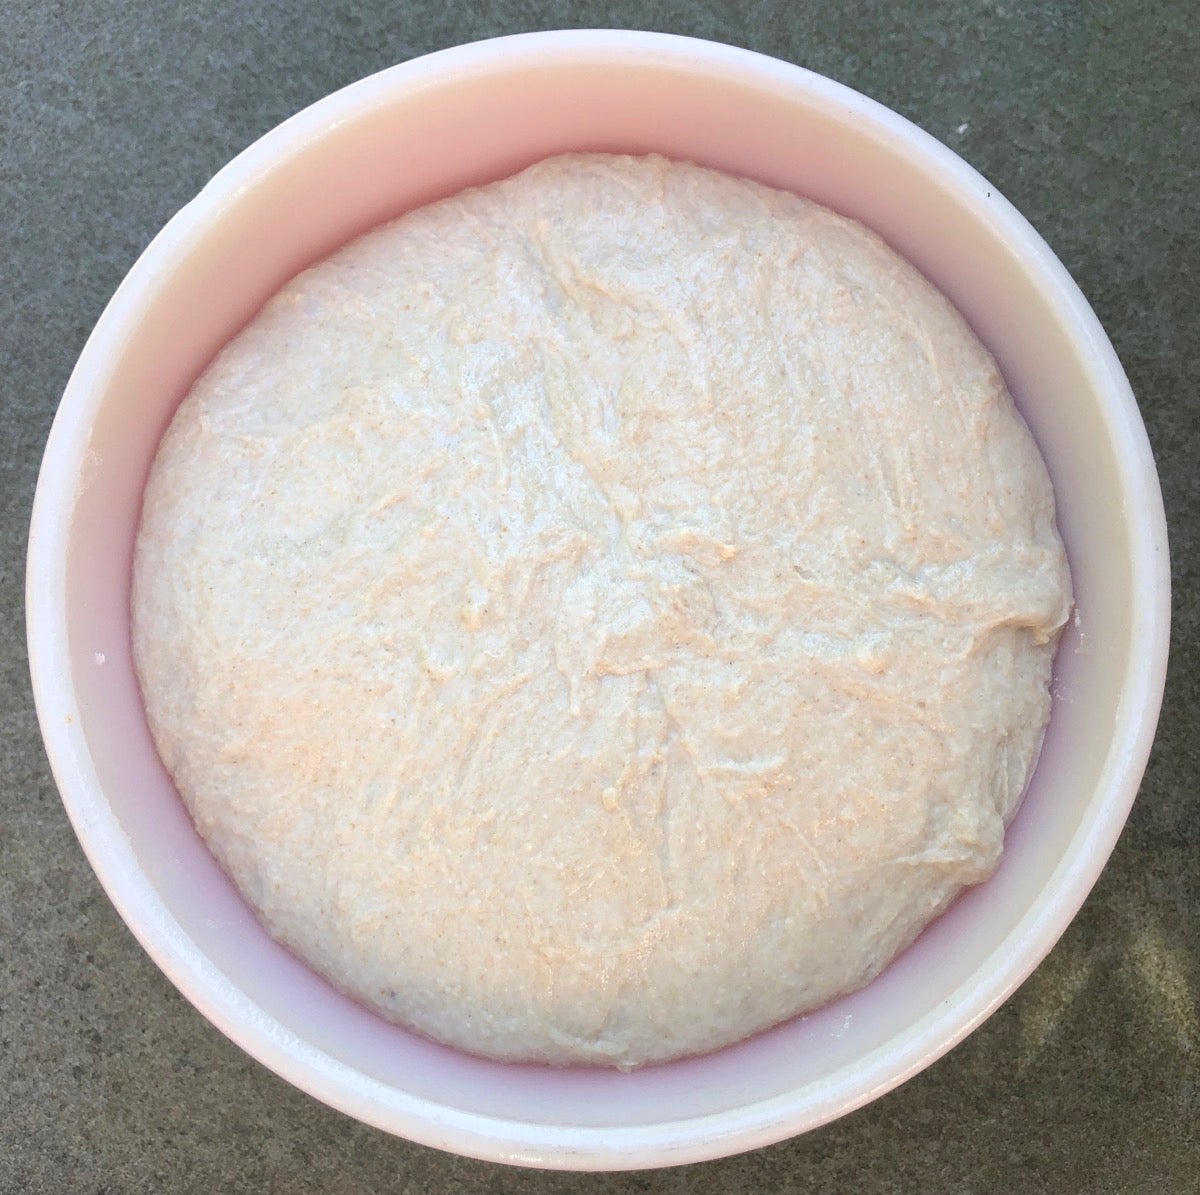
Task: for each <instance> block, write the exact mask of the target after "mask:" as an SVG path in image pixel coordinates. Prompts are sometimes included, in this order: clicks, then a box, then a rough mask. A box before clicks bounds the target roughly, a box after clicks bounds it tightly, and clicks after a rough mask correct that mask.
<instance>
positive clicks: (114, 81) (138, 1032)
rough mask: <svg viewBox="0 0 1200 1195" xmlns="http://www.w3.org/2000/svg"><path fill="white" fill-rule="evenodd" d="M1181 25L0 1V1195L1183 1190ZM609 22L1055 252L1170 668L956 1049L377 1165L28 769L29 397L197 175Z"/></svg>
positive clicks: (1186, 663)
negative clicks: (845, 1100) (1145, 475)
mask: <svg viewBox="0 0 1200 1195" xmlns="http://www.w3.org/2000/svg"><path fill="white" fill-rule="evenodd" d="M1195 15H1196V14H1195V9H1194V6H1193V5H1191V4H1189V3H1187V2H1186V0H1163V2H1161V3H1146V2H1145V0H1089V2H1087V3H1084V2H1082V0H1079V2H1071V0H1045V2H1037V3H1035V2H1029V0H1004V3H985V2H983V0H978V2H968V0H862V2H860V3H841V2H838V3H834V2H831V0H810V2H808V3H794V4H789V3H785V2H783V0H747V2H746V3H742V4H734V3H726V2H723V0H697V2H694V3H686V2H682V0H639V2H636V3H634V2H628V0H611V2H610V3H604V4H602V3H594V2H582V3H567V2H566V0H495V2H492V3H486V2H485V3H480V4H470V5H468V4H464V3H461V2H459V0H438V2H435V3H429V2H427V0H412V2H409V3H404V2H399V0H389V2H387V3H384V2H380V0H363V2H360V3H350V2H349V0H323V2H322V3H316V2H314V0H289V2H287V3H283V2H280V0H239V2H238V3H231V2H229V0H207V2H203V3H201V2H199V0H198V2H196V3H194V4H191V5H173V4H157V3H152V2H151V0H120V2H117V0H83V2H81V3H78V4H64V3H57V2H52V0H42V2H41V3H33V2H32V0H5V2H3V3H0V195H2V196H3V199H2V201H0V254H2V255H0V270H2V278H3V284H2V285H0V610H2V612H3V618H2V619H0V727H2V733H0V1192H22V1193H23V1192H41V1191H53V1192H60V1193H63V1195H66V1193H68V1192H81V1193H82V1192H87V1193H90V1195H99V1193H101V1192H107V1193H110V1195H124V1193H127V1192H130V1193H131V1192H191V1191H197V1192H223V1193H231V1195H232V1193H234V1192H272V1193H281V1195H293V1193H295V1195H299V1193H303V1192H338V1193H342V1192H346V1193H351V1192H353V1193H357V1192H408V1191H411V1192H433V1193H437V1192H460V1191H496V1192H551V1191H553V1192H582V1191H598V1192H599V1191H603V1192H614V1193H615V1192H635V1191H641V1192H652V1191H653V1192H657V1191H661V1192H696V1193H709V1192H712V1193H716V1192H727V1193H731V1195H732V1193H735V1192H772V1191H796V1192H801V1191H803V1192H825V1191H829V1192H843V1191H846V1192H859V1191H862V1192H892V1191H895V1192H916V1191H920V1192H925V1191H938V1192H940V1191H948V1192H991V1191H998V1192H1007V1191H1017V1190H1019V1191H1023V1192H1030V1193H1032V1192H1041V1191H1045V1192H1088V1193H1089V1195H1097V1193H1099V1192H1126V1191H1154V1192H1164V1193H1165V1192H1195V1191H1197V1190H1200V1127H1198V1126H1200V1013H1198V1004H1200V878H1198V877H1200V867H1198V863H1200V798H1198V796H1197V793H1198V791H1200V768H1198V767H1197V756H1198V753H1200V730H1198V728H1197V723H1196V711H1197V709H1198V708H1200V688H1198V683H1200V628H1198V626H1197V610H1198V604H1197V601H1196V596H1195V595H1196V591H1197V586H1198V584H1200V577H1198V576H1197V567H1198V564H1200V540H1198V534H1197V519H1198V517H1200V484H1198V477H1200V470H1198V468H1197V463H1196V461H1197V455H1198V450H1200V398H1198V394H1197V381H1196V379H1197V377H1198V376H1200V330H1198V321H1197V290H1198V288H1197V261H1198V252H1197V250H1198V240H1200V238H1198V235H1197V230H1198V228H1200V204H1198V195H1200V176H1198V170H1197V162H1198V158H1197V152H1198V151H1197V146H1198V144H1200V70H1198V68H1197V61H1198V60H1200V35H1198V34H1197V31H1196V25H1195ZM569 26H578V27H587V26H593V27H594V26H625V27H633V28H636V27H641V28H651V29H662V30H669V31H672V32H678V33H688V34H693V35H697V36H701V37H707V38H712V39H716V40H720V41H727V42H732V43H735V44H739V45H745V46H750V47H752V48H754V49H758V50H762V51H765V52H767V53H770V54H774V55H776V56H778V57H781V58H785V59H789V60H791V61H793V62H797V63H800V64H802V65H805V66H808V67H811V68H813V69H815V70H817V71H820V72H822V73H824V74H827V75H830V76H832V77H833V78H835V79H839V80H841V81H843V82H845V83H848V84H850V85H851V86H853V87H856V88H858V89H859V90H861V91H863V92H866V93H867V94H868V95H871V96H873V97H874V98H876V99H878V100H881V101H882V102H884V103H885V104H888V105H890V106H891V107H893V108H895V109H897V110H898V111H900V112H902V113H903V114H905V115H906V116H908V117H910V118H912V119H913V120H915V121H916V122H917V123H918V124H920V125H922V126H923V127H924V128H926V129H927V130H929V131H930V132H931V133H933V134H934V135H935V136H937V137H939V138H941V139H942V140H944V141H945V142H946V143H947V144H949V145H950V146H952V147H953V148H954V149H955V150H957V151H958V152H959V153H961V154H962V155H963V156H964V157H965V158H966V159H967V160H968V161H970V162H971V163H972V164H974V165H975V166H976V167H978V168H979V169H980V170H982V171H983V173H984V174H985V175H987V176H988V177H989V178H990V179H991V180H992V181H993V182H994V183H995V184H997V185H998V187H999V188H1000V190H1001V191H1003V192H1004V193H1005V194H1007V196H1008V197H1009V198H1010V199H1011V200H1012V201H1013V202H1014V203H1015V204H1016V205H1017V206H1018V208H1020V209H1021V210H1022V211H1023V212H1024V213H1025V214H1026V215H1027V216H1028V217H1029V218H1030V220H1032V222H1033V224H1034V225H1035V226H1036V227H1037V228H1038V229H1039V231H1040V232H1041V233H1042V234H1043V235H1044V236H1045V237H1046V239H1047V240H1048V241H1049V242H1050V244H1051V246H1052V247H1053V248H1054V249H1055V251H1056V252H1057V253H1058V254H1059V255H1060V257H1061V258H1062V260H1063V261H1064V262H1065V264H1066V266H1067V268H1068V269H1069V270H1070V271H1071V272H1072V274H1073V275H1074V276H1075V278H1076V279H1077V281H1078V282H1079V284H1080V286H1081V287H1082V288H1083V291H1084V292H1085V294H1086V295H1087V296H1088V297H1089V299H1090V300H1091V302H1092V303H1093V305H1094V306H1095V308H1096V311H1097V312H1098V314H1099V316H1100V319H1101V320H1102V322H1103V323H1104V325H1105V327H1106V328H1107V330H1108V332H1109V334H1110V335H1111V337H1112V339H1113V341H1114V343H1115V345H1116V348H1117V351H1118V353H1119V354H1120V356H1121V359H1122V361H1123V362H1124V364H1125V367H1126V369H1127V370H1128V372H1129V375H1130V378H1131V380H1132V383H1133V386H1134V389H1135V391H1136V393H1137V395H1138V400H1139V402H1140V404H1141V409H1142V412H1143V415H1144V417H1145V420H1146V423H1147V426H1148V428H1149V432H1150V438H1151V441H1152V442H1153V445H1154V449H1155V453H1156V455H1157V459H1158V462H1159V467H1160V470H1161V474H1162V482H1163V487H1164V491H1165V497H1166V506H1167V512H1168V518H1169V520H1170V526H1171V535H1172V558H1173V565H1174V584H1175V594H1176V598H1175V616H1174V618H1175V621H1174V632H1173V649H1172V650H1173V656H1172V663H1171V670H1170V676H1169V680H1168V687H1167V697H1166V704H1165V708H1164V713H1163V718H1162V722H1161V728H1160V731H1159V735H1158V740H1157V744H1156V747H1155V750H1154V753H1153V757H1152V759H1151V762H1150V767H1149V771H1148V772H1147V775H1146V779H1145V782H1144V784H1143V786H1142V790H1141V793H1140V796H1139V799H1138V801H1137V804H1136V806H1135V809H1134V812H1133V816H1132V818H1131V820H1130V822H1129V825H1128V827H1127V829H1126V831H1125V833H1124V835H1123V837H1122V838H1121V841H1120V843H1119V845H1118V846H1117V849H1116V852H1115V854H1114V855H1113V857H1112V860H1111V862H1110V864H1109V866H1108V867H1107V869H1106V870H1105V872H1104V874H1103V876H1102V878H1101V880H1100V882H1099V884H1098V885H1097V887H1096V889H1095V891H1094V892H1093V894H1092V895H1091V897H1090V899H1089V900H1088V902H1087V904H1086V905H1085V907H1084V909H1083V911H1082V912H1081V913H1080V914H1079V916H1078V917H1077V918H1076V919H1075V921H1074V922H1073V924H1072V925H1071V927H1070V928H1069V930H1068V931H1067V933H1066V934H1065V936H1064V937H1063V939H1062V940H1061V942H1060V943H1059V945H1058V946H1057V947H1056V949H1055V950H1054V951H1053V952H1052V954H1051V955H1050V956H1049V958H1048V959H1047V960H1046V961H1045V962H1044V963H1043V965H1042V966H1041V967H1040V968H1039V969H1038V970H1037V971H1036V973H1035V974H1034V975H1033V977H1032V978H1031V979H1030V980H1029V981H1028V982H1026V983H1025V984H1024V985H1023V986H1022V987H1021V988H1020V990H1019V991H1018V992H1017V993H1016V995H1015V996H1014V997H1013V998H1012V999H1011V1000H1009V1001H1008V1003H1007V1004H1005V1005H1004V1007H1003V1008H1001V1009H1000V1011H999V1012H997V1013H996V1014H995V1015H994V1016H993V1017H992V1018H991V1019H990V1020H989V1021H987V1022H986V1023H985V1024H984V1025H983V1027H982V1028H980V1029H979V1030H978V1031H977V1032H976V1033H974V1034H973V1035H972V1036H971V1037H969V1038H968V1039H967V1040H966V1041H965V1042H964V1043H963V1044H962V1045H960V1046H959V1047H958V1048H956V1049H955V1050H953V1051H952V1052H951V1053H950V1054H949V1055H947V1056H946V1057H945V1058H944V1059H942V1060H941V1061H940V1062H938V1063H936V1064H935V1065H933V1066H932V1067H930V1068H929V1069H928V1070H926V1071H925V1072H923V1073H922V1074H921V1075H919V1076H917V1077H916V1078H914V1079H913V1080H911V1081H910V1082H908V1083H907V1084H905V1085H903V1086H902V1087H901V1088H899V1089H898V1090H896V1091H895V1092H893V1093H891V1094H889V1095H887V1096H885V1097H884V1098H882V1099H880V1100H878V1101H876V1102H875V1103H873V1104H871V1105H869V1106H868V1107H866V1108H863V1109H861V1110H860V1111H858V1112H855V1113H853V1114H852V1115H849V1116H847V1117H845V1118H843V1119H842V1120H840V1121H837V1122H836V1123H834V1124H831V1125H829V1126H827V1127H825V1128H823V1129H820V1130H818V1131H816V1132H813V1133H810V1134H808V1135H807V1136H804V1137H802V1138H799V1139H797V1140H793V1141H790V1142H786V1143H784V1144H781V1145H777V1146H774V1147H771V1148H768V1149H763V1150H760V1151H758V1152H756V1153H753V1154H749V1155H745V1156H742V1157H736V1158H731V1159H728V1160H725V1161H719V1162H713V1163H708V1164H704V1165H698V1166H693V1167H686V1168H681V1169H677V1170H670V1171H662V1172H651V1173H645V1174H624V1175H620V1174H618V1175H607V1176H583V1175H559V1174H549V1173H539V1172H535V1171H526V1170H515V1169H507V1168H503V1167H499V1166H492V1165H487V1164H483V1163H479V1162H474V1161H467V1160H463V1159H459V1158H455V1157H451V1156H448V1155H444V1154H441V1153H438V1152H436V1151H433V1150H430V1149H426V1148H422V1147H420V1146H416V1145H412V1144H409V1143H407V1142H405V1141H402V1140H399V1139H394V1138H391V1137H388V1136H386V1135H384V1134H383V1133H380V1132H377V1131H375V1130H372V1129H369V1128H366V1127H365V1126H363V1125H360V1124H357V1123H355V1122H354V1121H351V1120H349V1119H347V1118H346V1117H344V1116H342V1115H340V1114H339V1113H336V1112H333V1111H331V1110H330V1109H328V1108H326V1107H324V1106H322V1105H320V1104H318V1103H317V1102H315V1101H314V1100H312V1099H310V1098H309V1097H308V1096H306V1095H303V1094H302V1093H300V1092H299V1091H297V1090H295V1089H293V1088H292V1087H290V1086H288V1085H287V1084H286V1083H284V1082H283V1081H282V1080H280V1079H278V1078H276V1077H275V1076H274V1075H273V1074H271V1073H270V1072H269V1071H267V1070H266V1069H264V1068H263V1067H262V1066H260V1065H258V1064H257V1063H255V1062H253V1061H251V1060H250V1059H249V1058H248V1057H247V1056H246V1055H244V1054H243V1053H242V1052H241V1051H240V1050H238V1049H237V1048H236V1047H235V1046H233V1045H232V1044H231V1043H230V1042H228V1041H227V1040H226V1039H225V1038H224V1037H222V1036H221V1035H220V1034H219V1033H218V1032H217V1031H216V1030H215V1029H213V1028H212V1027H211V1026H210V1025H209V1024H208V1023H207V1022H206V1021H205V1020H204V1019H203V1018H202V1017H201V1016H200V1015H199V1014H198V1013H196V1012H195V1011H194V1010H193V1009H192V1008H191V1007H190V1005H188V1004H187V1003H186V1001H185V1000H184V999H183V998H182V997H181V996H180V995H179V994H178V993H177V992H176V991H175V989H174V988H173V987H172V986H171V985H170V984H169V983H168V982H167V980H166V979H165V978H164V977H163V976H162V975H161V974H160V973H159V972H158V970H157V969H156V968H155V966H154V965H153V964H152V963H151V962H150V961H149V959H148V958H147V957H146V956H145V955H144V954H143V953H142V951H141V950H140V948H139V947H138V946H137V945H136V943H135V942H134V940H133V938H132V937H131V935H130V934H129V932H128V931H127V930H126V929H125V927H124V925H123V924H122V923H121V921H120V919H119V918H118V917H117V915H116V913H115V912H114V910H113V909H112V907H111V906H110V905H109V903H108V901H107V899H106V898H105V897H104V895H103V893H102V892H101V890H100V888H99V885H98V884H97V882H96V880H95V879H94V877H93V875H92V873H91V871H90V869H89V868H88V865H87V863H86V862H85V860H84V857H83V854H82V852H81V851H80V849H79V847H78V845H77V843H76V841H75V838H74V836H73V834H72V832H71V828H70V826H69V825H68V822H67V819H66V816H65V815H64V813H63V810H62V807H61V805H60V803H59V799H58V795H57V792H56V791H55V788H54V784H53V782H52V780H51V778H50V775H49V770H48V768H47V765H46V761H45V756H44V754H43V750H42V746H41V741H40V739H39V736H38V730H37V725H36V722H35V718H34V714H33V710H32V700H31V697H30V692H29V682H28V675H27V665H26V657H25V640H24V626H23V602H22V586H23V569H24V559H23V558H24V551H25V541H26V533H27V525H28V518H29V509H30V501H31V496H32V493H33V487H34V482H35V479H36V475H37V468H38V463H39V459H40V456H41V452H42V448H43V445H44V442H45V438H46V434H47V431H48V429H49V425H50V421H51V418H52V416H53V414H54V409H55V404H56V402H57V400H58V396H59V394H60V393H61V391H62V388H63V386H64V384H65V382H66V379H67V375H68V372H69V371H70V368H71V366H72V363H73V361H74V359H75V357H76V356H77V354H78V353H79V350H80V349H81V347H82V345H83V342H84V339H85V338H86V336H87V334H88V331H89V329H90V328H91V326H92V324H93V323H94V322H95V320H96V318H97V317H98V315H99V314H100V311H101V310H102V308H103V306H104V304H105V302H106V301H107V300H108V298H109V296H110V295H111V294H112V292H113V290H114V288H115V287H116V285H117V283H118V282H119V281H120V279H121V277H122V276H123V275H124V273H125V272H126V271H127V270H128V268H129V267H130V265H131V264H132V263H133V261H134V259H135V257H136V256H137V254H138V253H139V251H140V250H141V249H142V248H143V247H144V246H145V245H146V243H147V242H148V241H149V240H150V238H151V237H152V236H153V234H154V233H155V232H156V231H157V230H158V229H159V228H160V227H161V226H162V224H163V223H164V222H165V221H166V220H167V219H168V218H169V217H170V216H171V215H172V214H173V213H174V212H175V211H176V210H177V209H178V208H179V207H181V206H182V205H183V204H184V203H185V202H186V201H187V200H188V199H189V198H191V196H192V195H194V194H195V193H196V191H197V190H199V188H200V187H201V185H202V184H203V183H204V182H205V181H206V180H207V179H208V178H209V177H210V176H211V175H212V174H213V173H214V172H215V171H216V170H217V169H218V168H219V167H220V166H221V165H223V164H224V163H225V162H226V161H227V160H228V159H229V158H230V157H231V156H233V154H234V153H236V152H237V151H238V150H240V149H241V148H243V147H244V146H245V145H246V144H248V143H249V142H250V141H251V140H252V139H253V138H255V137H256V136H258V135H259V134H260V133H262V132H264V131H266V130H267V129H269V128H270V127H272V126H273V125H275V124H276V123H278V122H279V121H280V120H281V119H283V118H284V117H286V116H288V115H290V114H291V113H293V112H295V111H296V110H297V109H299V108H301V107H302V106H304V105H306V104H308V103H310V102H311V101H313V100H316V99H318V98H319V97H321V96H323V95H325V94H327V93H328V92H330V91H332V90H334V89H336V88H337V87H340V86H342V85H343V84H346V83H349V82H351V81H352V80H354V79H356V78H359V77H361V76H363V75H365V74H368V73H370V72H371V71H374V70H377V69H380V68H382V67H384V66H387V65H390V64H391V63H394V62H397V61H400V60H403V59H406V58H410V57H413V56H414V55H417V54H421V53H425V52H427V51H430V50H434V49H438V48H441V47H444V46H448V45H452V44H455V43H459V42H464V41H470V40H473V39H476V38H480V37H485V36H491V35H495V34H500V33H510V32H517V31H523V30H529V29H537V28H561V27H569Z"/></svg>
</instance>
